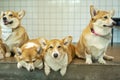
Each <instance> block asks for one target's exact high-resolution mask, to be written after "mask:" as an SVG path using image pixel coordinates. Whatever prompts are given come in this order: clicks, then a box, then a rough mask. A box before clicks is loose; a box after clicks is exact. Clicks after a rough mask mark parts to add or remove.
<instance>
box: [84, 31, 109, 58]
mask: <svg viewBox="0 0 120 80" xmlns="http://www.w3.org/2000/svg"><path fill="white" fill-rule="evenodd" d="M86 40H87V46H88V49H89V50H90V51H91V53H92V55H93V56H94V57H98V56H100V55H101V54H102V53H103V51H105V50H106V48H107V46H108V44H109V42H110V39H106V38H104V37H100V36H96V35H94V34H92V33H91V34H90V35H88V36H86Z"/></svg>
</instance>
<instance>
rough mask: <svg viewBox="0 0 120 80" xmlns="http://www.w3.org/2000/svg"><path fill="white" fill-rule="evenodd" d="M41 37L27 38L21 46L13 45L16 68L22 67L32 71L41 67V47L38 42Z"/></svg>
mask: <svg viewBox="0 0 120 80" xmlns="http://www.w3.org/2000/svg"><path fill="white" fill-rule="evenodd" d="M42 39H43V38H38V39H32V40H29V41H28V42H26V43H25V44H23V45H22V47H21V48H19V47H14V52H15V58H16V60H17V68H18V69H20V68H21V67H24V68H26V69H27V70H28V71H33V70H34V69H35V68H38V69H42V68H43V60H42V58H43V57H42V52H43V48H42V46H41V44H40V41H41V40H42Z"/></svg>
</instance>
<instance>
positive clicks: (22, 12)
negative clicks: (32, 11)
mask: <svg viewBox="0 0 120 80" xmlns="http://www.w3.org/2000/svg"><path fill="white" fill-rule="evenodd" d="M24 15H25V11H24V10H21V11H19V12H18V17H19V19H22V18H23V17H24Z"/></svg>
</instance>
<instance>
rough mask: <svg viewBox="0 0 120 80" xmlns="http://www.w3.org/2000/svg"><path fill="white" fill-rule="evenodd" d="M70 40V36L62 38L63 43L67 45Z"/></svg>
mask: <svg viewBox="0 0 120 80" xmlns="http://www.w3.org/2000/svg"><path fill="white" fill-rule="evenodd" d="M71 42H72V36H67V37H65V38H64V39H63V43H64V45H66V46H68V45H69V44H70V43H71Z"/></svg>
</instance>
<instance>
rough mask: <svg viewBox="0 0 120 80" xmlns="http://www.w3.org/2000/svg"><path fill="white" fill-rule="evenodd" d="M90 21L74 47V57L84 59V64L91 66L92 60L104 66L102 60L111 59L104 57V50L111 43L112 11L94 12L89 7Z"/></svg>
mask: <svg viewBox="0 0 120 80" xmlns="http://www.w3.org/2000/svg"><path fill="white" fill-rule="evenodd" d="M90 14H91V20H90V23H89V25H88V26H87V27H86V28H85V29H84V31H83V32H82V35H81V37H80V40H79V41H78V43H77V46H76V55H77V56H78V57H80V58H86V63H87V64H91V63H92V62H93V61H94V60H95V61H98V62H99V63H101V64H105V63H106V61H105V60H104V59H103V57H104V58H106V59H113V57H112V56H107V55H106V53H105V52H106V50H107V47H108V44H109V42H110V41H111V30H112V28H113V26H114V25H115V24H116V23H115V22H114V21H113V20H112V18H111V17H112V16H113V15H114V10H111V11H102V10H98V11H96V10H95V9H94V6H92V5H91V6H90Z"/></svg>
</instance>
